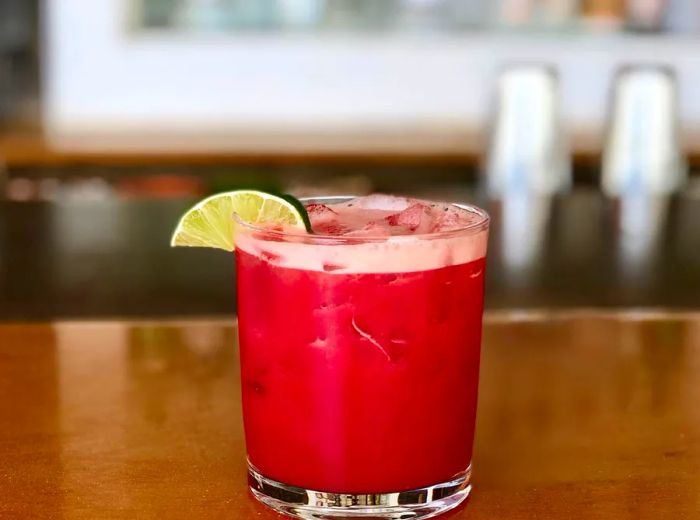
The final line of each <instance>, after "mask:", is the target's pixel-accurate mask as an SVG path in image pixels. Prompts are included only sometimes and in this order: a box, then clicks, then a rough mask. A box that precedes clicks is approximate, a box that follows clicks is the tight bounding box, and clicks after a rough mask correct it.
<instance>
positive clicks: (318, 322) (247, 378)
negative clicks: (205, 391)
mask: <svg viewBox="0 0 700 520" xmlns="http://www.w3.org/2000/svg"><path fill="white" fill-rule="evenodd" d="M322 202H323V203H319V202H314V203H313V204H312V205H309V206H308V209H309V215H310V218H311V221H312V225H313V227H314V229H315V230H317V232H319V233H323V234H313V235H311V234H309V235H302V234H299V232H298V231H297V232H296V233H285V232H284V231H280V230H274V229H263V228H255V227H252V226H249V225H245V224H242V223H239V224H237V232H236V248H237V250H236V258H237V268H238V269H237V273H238V295H239V297H238V312H239V330H240V332H239V333H240V347H241V378H242V384H243V412H244V423H245V431H246V444H247V450H248V457H249V463H250V474H251V478H250V483H251V488H252V489H253V491H254V493H255V494H256V496H257V497H258V498H260V499H261V500H262V501H263V502H265V503H267V504H268V505H271V506H273V507H275V508H276V509H278V510H280V511H283V512H287V513H291V514H296V515H297V516H301V517H313V518H324V517H326V516H328V517H331V516H333V515H334V514H335V515H338V514H343V515H348V516H350V515H355V516H362V515H369V516H372V517H374V518H379V517H386V518H408V516H402V515H406V514H411V515H413V517H414V518H417V517H421V516H423V517H425V516H428V515H432V514H435V513H437V512H440V511H442V510H446V509H449V508H450V507H454V506H455V505H456V504H458V503H459V502H460V501H461V500H463V499H464V498H465V497H466V495H467V493H468V492H469V472H470V463H471V455H472V441H473V437H474V420H475V413H476V400H477V387H478V373H479V351H480V339H481V316H482V302H483V286H484V267H485V266H484V263H485V259H484V256H485V254H486V238H487V233H488V217H487V216H486V214H485V213H484V212H483V211H481V210H478V209H476V208H473V207H468V206H455V205H445V204H438V203H430V202H423V201H414V200H409V199H403V198H389V197H379V196H372V197H368V198H361V199H347V198H343V199H336V200H332V201H329V200H326V201H322Z"/></svg>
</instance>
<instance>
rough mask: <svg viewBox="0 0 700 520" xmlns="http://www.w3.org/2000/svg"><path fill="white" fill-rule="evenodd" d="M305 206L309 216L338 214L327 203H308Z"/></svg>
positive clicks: (328, 216)
mask: <svg viewBox="0 0 700 520" xmlns="http://www.w3.org/2000/svg"><path fill="white" fill-rule="evenodd" d="M305 207H306V212H307V213H308V214H309V217H311V216H314V217H316V218H320V217H327V218H330V217H332V216H334V215H337V214H338V213H337V212H336V211H334V210H333V208H331V207H330V206H326V205H325V204H307V205H306V206H305Z"/></svg>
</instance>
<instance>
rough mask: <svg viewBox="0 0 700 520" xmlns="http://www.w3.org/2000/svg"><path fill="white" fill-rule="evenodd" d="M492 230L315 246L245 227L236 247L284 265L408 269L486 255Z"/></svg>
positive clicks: (350, 269) (369, 270)
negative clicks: (266, 235)
mask: <svg viewBox="0 0 700 520" xmlns="http://www.w3.org/2000/svg"><path fill="white" fill-rule="evenodd" d="M487 238H488V231H487V230H486V229H483V230H479V231H476V232H474V231H471V232H463V233H460V234H457V235H453V236H449V237H441V238H420V237H413V236H410V235H408V236H392V237H388V238H387V239H386V240H384V241H381V242H363V243H358V244H323V245H321V244H310V243H301V242H283V241H273V240H266V239H262V238H259V237H256V236H254V234H253V233H250V232H247V231H245V230H243V229H241V230H239V232H238V233H237V237H236V247H237V248H239V249H242V250H243V251H245V252H247V253H249V254H252V255H255V256H258V257H260V258H261V259H263V260H265V261H267V262H270V263H271V264H274V265H279V266H281V267H288V268H292V269H304V270H308V271H321V272H329V273H334V274H348V273H405V272H413V271H426V270H429V269H439V268H441V267H446V266H449V265H458V264H464V263H467V262H471V261H474V260H477V259H479V258H483V257H484V256H486V242H487Z"/></svg>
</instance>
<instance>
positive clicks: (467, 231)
mask: <svg viewBox="0 0 700 520" xmlns="http://www.w3.org/2000/svg"><path fill="white" fill-rule="evenodd" d="M361 196H362V195H328V196H316V197H303V198H300V199H299V202H301V203H302V204H304V205H306V204H314V203H317V204H326V203H327V204H334V203H335V204H338V203H342V202H345V201H348V200H352V199H356V198H358V197H361ZM418 200H424V199H418ZM426 202H439V201H426ZM442 203H443V204H447V205H449V206H453V207H455V208H458V209H460V210H463V211H468V212H470V213H473V214H475V215H478V216H479V217H480V218H479V219H478V220H475V221H474V222H471V223H470V224H468V225H466V226H462V227H459V228H456V229H450V230H446V231H435V232H432V233H416V234H414V235H390V236H386V235H384V236H371V235H370V236H343V235H340V236H338V235H328V234H316V233H308V232H307V231H305V230H304V231H301V230H299V231H297V230H294V229H293V230H286V231H280V230H275V229H270V228H267V227H263V226H259V225H255V224H250V223H248V222H244V221H243V220H241V219H240V218H239V217H238V214H236V213H234V214H233V220H234V222H235V223H236V225H238V226H241V227H242V228H244V229H247V230H249V231H251V232H255V233H261V234H262V235H263V237H270V238H273V239H278V240H284V241H290V240H292V241H296V242H311V243H326V244H361V243H379V242H388V241H391V242H406V241H411V240H416V239H419V240H435V239H440V238H452V237H456V236H463V235H476V234H478V233H480V232H482V231H485V230H487V229H488V227H489V223H490V221H491V217H490V216H489V214H488V213H487V212H486V211H485V210H484V209H482V208H480V207H478V206H474V205H473V204H466V203H462V202H442Z"/></svg>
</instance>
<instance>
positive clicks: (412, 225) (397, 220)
mask: <svg viewBox="0 0 700 520" xmlns="http://www.w3.org/2000/svg"><path fill="white" fill-rule="evenodd" d="M385 220H386V222H387V223H388V224H389V225H390V226H392V227H402V228H404V229H406V230H407V231H410V232H411V233H429V232H430V231H431V230H432V228H433V225H434V217H433V214H432V212H431V211H430V206H429V205H428V204H424V203H422V202H414V203H413V204H411V205H410V206H409V207H408V208H406V209H405V210H403V211H401V212H399V213H394V214H392V215H389V216H388V217H386V218H385ZM392 234H396V233H392Z"/></svg>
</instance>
